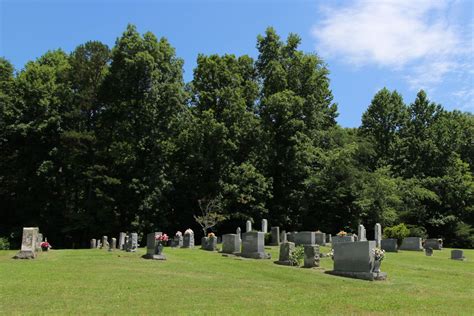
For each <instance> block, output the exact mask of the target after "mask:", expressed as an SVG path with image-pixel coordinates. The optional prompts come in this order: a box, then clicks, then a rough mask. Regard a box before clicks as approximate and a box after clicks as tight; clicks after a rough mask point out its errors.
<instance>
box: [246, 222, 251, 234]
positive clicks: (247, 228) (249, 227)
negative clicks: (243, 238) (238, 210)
mask: <svg viewBox="0 0 474 316" xmlns="http://www.w3.org/2000/svg"><path fill="white" fill-rule="evenodd" d="M251 231H252V222H251V221H250V220H248V221H247V222H246V223H245V232H246V233H248V232H251Z"/></svg>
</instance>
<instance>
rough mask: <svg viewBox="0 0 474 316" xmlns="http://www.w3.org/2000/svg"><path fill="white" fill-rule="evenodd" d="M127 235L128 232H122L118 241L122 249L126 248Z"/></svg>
mask: <svg viewBox="0 0 474 316" xmlns="http://www.w3.org/2000/svg"><path fill="white" fill-rule="evenodd" d="M125 236H127V234H125V233H124V232H120V234H119V242H118V247H119V249H120V250H125Z"/></svg>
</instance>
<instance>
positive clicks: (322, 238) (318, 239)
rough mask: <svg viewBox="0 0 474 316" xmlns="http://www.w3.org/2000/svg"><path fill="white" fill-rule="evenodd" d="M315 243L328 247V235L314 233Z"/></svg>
mask: <svg viewBox="0 0 474 316" xmlns="http://www.w3.org/2000/svg"><path fill="white" fill-rule="evenodd" d="M314 241H315V243H316V245H320V246H324V245H326V234H325V233H322V232H319V231H318V232H315V233H314Z"/></svg>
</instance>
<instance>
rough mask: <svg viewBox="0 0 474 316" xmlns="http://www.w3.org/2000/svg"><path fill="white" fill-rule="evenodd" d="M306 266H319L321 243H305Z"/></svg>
mask: <svg viewBox="0 0 474 316" xmlns="http://www.w3.org/2000/svg"><path fill="white" fill-rule="evenodd" d="M304 267H305V268H313V267H319V245H304Z"/></svg>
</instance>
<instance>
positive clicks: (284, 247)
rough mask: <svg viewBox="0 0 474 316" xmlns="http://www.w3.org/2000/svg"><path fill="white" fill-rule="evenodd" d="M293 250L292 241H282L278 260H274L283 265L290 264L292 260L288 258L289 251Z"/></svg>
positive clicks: (293, 244)
mask: <svg viewBox="0 0 474 316" xmlns="http://www.w3.org/2000/svg"><path fill="white" fill-rule="evenodd" d="M294 250H295V243H294V242H288V241H286V242H282V243H281V244H280V254H279V257H278V261H275V263H276V264H282V265H285V266H291V265H292V262H291V260H290V256H291V253H292V252H293V251H294Z"/></svg>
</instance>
